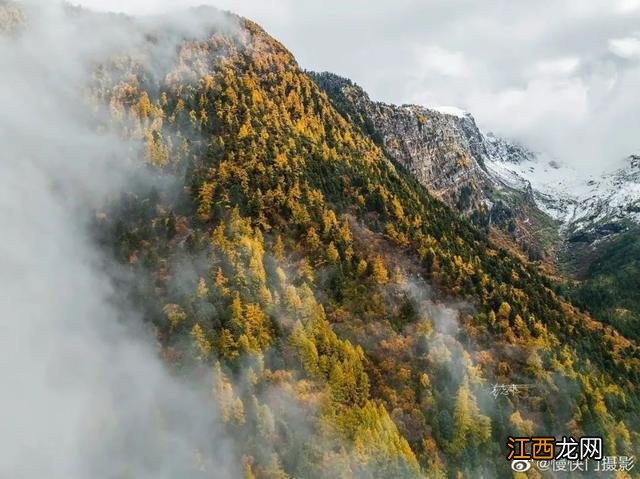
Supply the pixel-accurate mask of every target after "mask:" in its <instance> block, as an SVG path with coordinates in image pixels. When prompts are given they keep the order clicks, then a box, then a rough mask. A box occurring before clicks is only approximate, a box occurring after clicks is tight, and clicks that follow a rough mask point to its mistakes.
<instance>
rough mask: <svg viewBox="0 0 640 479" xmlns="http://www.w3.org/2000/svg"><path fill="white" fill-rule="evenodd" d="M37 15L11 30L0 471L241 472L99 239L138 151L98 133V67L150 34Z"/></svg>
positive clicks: (32, 474)
mask: <svg viewBox="0 0 640 479" xmlns="http://www.w3.org/2000/svg"><path fill="white" fill-rule="evenodd" d="M0 7H2V5H0ZM39 8H40V10H39V12H40V13H38V14H37V15H36V14H34V15H27V18H28V26H27V27H26V28H25V30H24V31H23V32H22V33H19V34H17V35H15V36H14V37H7V36H0V69H1V70H2V77H1V78H0V104H1V105H2V109H3V113H2V115H0V143H1V144H2V145H3V149H2V153H0V156H1V159H0V217H1V218H2V221H3V224H2V235H0V305H1V306H2V312H3V321H2V323H1V324H0V349H1V350H2V354H1V355H0V377H2V394H1V395H0V424H2V432H1V433H0V448H1V449H2V454H0V477H6V478H25V479H36V478H43V477H47V478H52V479H58V478H60V479H62V478H79V479H84V478H87V477H95V478H116V477H137V478H143V479H144V478H167V479H168V478H175V477H187V478H188V477H202V476H203V474H204V472H202V471H204V470H205V466H206V469H207V470H208V471H209V473H208V475H207V477H234V476H238V475H239V471H237V470H235V469H234V467H232V466H231V465H230V463H231V462H232V454H230V453H229V447H228V443H227V442H226V441H225V440H224V438H223V436H222V435H221V434H220V433H219V431H216V428H215V427H214V422H215V419H216V411H215V409H214V404H213V402H212V401H211V400H210V388H207V387H206V384H205V385H204V387H203V389H204V390H203V391H200V390H196V389H194V388H193V387H192V386H190V385H189V384H183V383H182V382H181V381H179V380H177V379H175V378H174V377H172V376H171V375H170V374H169V373H168V372H167V371H166V370H165V368H164V367H163V365H162V364H161V362H160V361H159V360H158V359H157V357H156V351H155V350H154V347H153V344H154V340H153V337H152V336H151V335H150V334H149V333H148V332H146V331H144V330H143V329H142V327H141V326H140V325H141V324H142V322H141V321H140V320H139V318H137V317H136V314H135V311H133V312H132V311H131V310H128V311H126V312H125V310H124V308H122V307H121V306H120V305H117V304H115V301H114V288H113V286H112V283H111V277H110V275H109V274H108V273H107V271H105V270H104V268H103V266H102V265H103V258H102V257H101V255H100V253H99V252H98V251H97V249H96V248H95V247H94V245H93V243H92V241H91V239H90V235H89V232H88V224H89V220H90V217H89V214H90V212H91V208H92V207H93V206H95V205H96V204H99V203H100V202H102V201H104V199H105V198H106V196H107V195H111V194H116V193H117V192H118V191H120V189H121V188H123V187H124V186H125V185H126V182H125V178H126V177H127V175H128V173H129V172H130V171H129V170H130V165H129V164H128V158H129V156H130V154H131V152H132V150H131V148H130V145H128V144H126V143H125V142H124V141H121V140H119V139H118V138H117V137H115V136H113V135H110V134H108V133H102V134H98V133H96V129H95V128H94V124H93V123H92V118H93V115H92V114H90V112H88V111H87V108H86V104H85V102H84V99H83V91H84V88H85V86H86V82H87V80H88V78H89V77H88V75H89V73H90V71H91V70H90V68H89V67H88V65H90V63H91V62H92V61H94V60H95V59H98V58H102V56H103V55H105V54H108V53H109V52H110V51H111V49H113V48H122V47H123V46H124V45H128V46H130V45H131V44H133V43H135V42H136V41H137V39H138V36H137V34H136V33H134V30H129V29H127V28H126V24H127V23H126V22H125V23H124V25H125V26H124V27H123V26H118V25H119V24H116V23H112V22H110V21H107V20H106V19H104V18H103V19H101V20H100V21H98V22H94V21H92V20H91V19H89V18H85V17H84V16H83V15H67V14H65V13H64V12H63V10H62V9H60V8H58V7H56V6H51V7H46V8H45V7H44V6H42V5H41V6H39ZM89 32H90V33H91V34H89ZM79 39H82V41H79ZM136 325H138V326H137V327H136ZM198 458H204V459H202V460H203V461H205V463H202V461H200V462H199V460H198ZM206 461H209V462H208V463H206ZM211 471H213V472H211Z"/></svg>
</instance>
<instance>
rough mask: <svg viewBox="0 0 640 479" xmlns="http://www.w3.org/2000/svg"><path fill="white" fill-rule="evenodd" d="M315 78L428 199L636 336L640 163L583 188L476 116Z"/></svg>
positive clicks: (330, 77) (567, 172) (573, 174)
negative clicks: (400, 102)
mask: <svg viewBox="0 0 640 479" xmlns="http://www.w3.org/2000/svg"><path fill="white" fill-rule="evenodd" d="M310 75H311V76H312V78H313V79H314V81H316V83H317V84H318V85H319V86H320V87H321V88H322V89H323V90H324V91H325V92H326V93H327V95H328V96H329V98H330V99H331V101H332V103H333V105H334V106H335V107H336V108H337V109H338V111H340V112H341V113H342V115H343V116H344V117H345V118H347V119H349V120H350V121H351V122H353V123H354V124H356V125H358V126H359V128H360V130H361V131H362V132H363V133H365V134H366V135H368V136H369V137H370V138H372V139H373V141H374V142H375V143H376V144H378V145H379V146H380V147H381V148H383V149H384V151H385V152H386V153H387V154H388V155H390V157H391V158H393V159H395V160H396V161H398V162H399V163H400V164H402V165H403V166H405V167H406V168H407V169H408V170H409V171H410V172H411V173H412V174H413V175H414V176H415V177H416V178H417V179H418V180H419V181H420V182H421V183H422V184H423V185H424V186H425V187H426V188H427V189H428V190H429V192H431V193H432V194H434V195H436V196H438V197H440V198H441V199H442V200H443V201H445V202H446V203H447V204H448V205H449V206H451V207H452V208H453V209H454V210H458V211H461V212H462V213H465V214H466V215H467V216H469V218H470V219H471V220H472V221H473V223H474V225H475V226H478V227H481V228H486V227H487V226H490V225H494V226H497V227H498V228H499V229H500V230H501V232H502V233H503V234H496V233H497V231H496V230H495V229H493V230H491V229H490V230H489V231H490V232H491V233H492V238H493V239H494V241H496V242H498V244H500V245H502V246H504V247H507V248H508V247H509V246H510V243H516V244H517V245H518V246H519V247H520V249H521V250H522V251H524V252H525V253H526V256H527V257H528V258H529V259H530V260H539V259H542V258H544V257H546V260H547V261H546V265H545V266H549V265H551V269H550V270H551V271H552V272H554V274H555V275H558V276H561V277H564V278H565V280H566V289H567V294H568V295H569V296H570V297H572V298H574V301H575V302H576V304H578V305H579V306H580V307H581V308H584V309H585V310H587V311H590V312H591V313H592V314H593V315H594V316H595V317H596V318H598V319H600V320H601V321H604V322H606V323H609V324H613V325H615V326H616V327H618V328H620V329H621V330H622V331H623V332H624V334H625V335H627V336H629V337H634V338H637V332H636V331H637V329H638V326H639V325H640V323H639V322H638V318H639V317H640V309H639V307H638V298H637V294H638V293H637V291H638V288H637V285H638V280H639V279H640V273H639V272H638V269H637V267H636V263H637V260H638V258H640V256H639V254H640V253H639V252H638V250H637V248H636V243H637V229H638V228H637V225H638V205H637V203H638V201H640V199H639V198H640V197H639V196H638V191H639V190H638V188H639V187H640V186H639V185H640V181H639V178H640V177H639V171H640V170H639V168H640V166H639V165H640V163H639V162H638V157H637V156H634V155H632V156H631V157H630V158H629V161H628V165H626V166H625V167H624V168H621V169H620V170H618V171H615V172H613V173H609V174H604V175H603V176H602V177H600V178H591V179H588V180H582V181H581V180H579V179H578V178H577V176H578V172H577V171H575V170H572V169H570V168H568V167H565V166H562V165H561V164H559V163H558V161H556V160H553V159H551V158H549V157H547V156H545V155H543V154H536V153H533V152H531V151H529V150H528V149H526V148H525V147H523V146H521V145H518V144H516V143H513V142H509V141H506V140H504V139H502V138H500V137H496V136H495V135H492V134H487V135H485V134H483V133H482V132H481V131H480V130H479V129H478V127H477V126H476V124H475V121H474V119H473V117H472V116H471V115H470V114H468V113H464V112H449V111H447V110H444V111H438V110H434V109H428V108H424V107H421V106H417V105H404V106H395V105H388V104H384V103H379V102H374V101H372V100H371V99H370V98H369V96H368V95H367V93H366V92H365V91H364V90H363V89H362V88H361V87H359V86H358V85H356V84H354V83H353V82H352V81H350V80H348V79H346V78H342V77H339V76H337V75H335V74H332V73H327V72H324V73H313V72H311V73H310ZM505 240H506V241H505ZM510 250H511V251H512V252H515V253H516V254H517V253H518V251H517V250H514V249H513V248H510ZM574 280H575V281H574Z"/></svg>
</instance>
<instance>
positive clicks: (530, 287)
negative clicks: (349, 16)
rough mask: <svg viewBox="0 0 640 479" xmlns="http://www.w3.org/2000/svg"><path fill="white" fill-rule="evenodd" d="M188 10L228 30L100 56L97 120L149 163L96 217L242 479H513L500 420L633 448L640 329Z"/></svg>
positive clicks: (253, 32)
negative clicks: (577, 299)
mask: <svg viewBox="0 0 640 479" xmlns="http://www.w3.org/2000/svg"><path fill="white" fill-rule="evenodd" d="M76 14H77V13H76ZM221 15H222V17H223V18H222V20H223V21H221V19H220V16H221ZM197 16H198V17H200V18H205V17H207V16H211V18H212V19H213V18H215V19H216V21H215V22H213V21H212V25H211V26H209V27H207V28H206V29H205V31H204V32H202V31H201V32H199V33H198V35H187V34H185V33H184V32H183V31H178V33H177V35H178V36H179V42H178V45H177V48H176V49H175V50H173V49H169V50H166V49H164V47H165V46H166V43H165V40H166V37H167V36H171V35H176V33H175V31H173V30H172V29H171V28H170V25H171V22H170V21H168V20H167V21H166V22H165V23H162V22H161V23H159V24H158V25H157V26H156V27H154V29H152V30H151V31H149V32H148V33H147V34H146V35H145V37H144V38H145V43H144V44H143V45H142V46H140V47H135V48H134V47H132V51H124V52H122V54H120V55H117V56H114V57H113V58H109V59H105V60H104V61H103V62H101V65H99V66H98V67H96V71H95V74H94V82H93V84H92V85H90V90H91V99H92V100H93V101H94V102H96V103H97V105H99V106H102V107H104V106H107V107H108V110H109V114H110V116H109V118H108V119H107V120H103V124H101V125H100V127H101V128H112V129H115V130H117V131H118V132H119V134H120V135H121V136H123V137H124V138H126V139H128V140H130V141H131V142H132V143H133V144H134V145H136V146H137V147H138V148H139V150H137V149H135V148H132V153H131V154H132V155H133V156H134V157H136V158H138V157H137V156H136V152H138V151H141V154H140V158H138V159H139V160H140V164H139V178H137V180H139V181H137V182H136V181H133V180H132V186H131V188H130V191H128V192H127V193H126V194H123V195H122V196H121V197H117V198H113V199H112V201H111V202H110V203H109V204H107V205H104V206H102V207H101V208H99V210H98V211H97V212H96V219H95V225H94V228H95V235H96V238H97V240H98V241H99V243H100V245H101V246H102V247H103V248H104V249H105V251H108V252H109V254H110V255H112V256H111V257H112V258H115V259H116V260H117V261H118V262H119V263H120V264H121V266H122V267H123V269H125V270H126V271H127V273H128V274H127V275H123V277H122V278H118V283H117V284H118V291H119V294H120V295H121V298H122V299H123V301H122V302H123V304H132V305H134V306H135V307H136V308H137V309H139V310H140V311H141V312H142V314H143V316H144V318H145V320H146V321H147V322H148V324H149V326H150V327H151V328H153V330H154V331H155V332H156V336H157V340H158V349H159V352H160V354H161V355H162V357H163V358H165V360H166V362H167V364H168V365H169V366H170V367H171V368H172V370H173V371H174V372H175V373H176V374H184V375H187V376H188V375H193V376H194V377H195V379H196V380H201V381H205V379H204V378H205V377H206V378H208V377H209V376H210V375H211V374H213V377H214V379H213V385H212V389H213V390H212V397H213V400H212V407H217V408H218V409H219V411H220V422H221V423H222V425H223V427H224V428H225V430H226V431H227V432H228V433H229V435H230V436H231V437H233V438H234V440H235V442H234V444H235V446H236V448H235V449H234V450H232V451H230V456H232V458H233V460H234V461H236V462H237V463H238V464H239V465H240V466H241V467H242V468H243V470H244V475H245V477H420V476H427V477H447V476H449V477H451V476H454V477H455V475H456V474H460V475H463V477H511V474H512V472H511V469H510V467H509V464H508V462H507V461H506V460H505V459H504V453H505V451H504V450H503V444H504V440H505V437H506V436H507V435H509V434H519V435H530V434H533V433H535V434H545V435H547V434H556V435H562V434H569V433H571V434H574V435H580V434H585V435H586V434H588V435H595V434H598V435H603V436H604V437H605V444H606V446H605V447H606V453H607V454H611V455H613V454H632V453H635V454H637V453H638V447H639V442H640V438H638V434H637V432H636V431H638V430H639V429H640V417H639V411H640V397H639V392H638V389H637V388H638V380H639V379H640V352H639V350H638V347H637V345H636V343H635V342H633V341H631V340H628V339H626V338H625V337H623V336H621V335H620V334H619V333H618V332H617V331H615V330H613V329H612V328H609V327H605V326H603V325H602V324H601V323H599V322H597V321H594V320H593V319H591V318H590V317H589V316H587V315H585V314H582V313H580V312H579V311H577V310H576V309H575V308H573V307H572V306H571V305H570V304H569V303H567V302H566V301H565V300H563V298H562V297H560V296H559V294H558V291H557V288H556V285H555V284H554V283H553V282H552V281H551V280H550V279H549V278H547V277H545V276H544V275H542V274H540V273H539V271H538V270H537V269H536V268H535V267H533V266H532V265H530V264H526V263H524V262H522V261H521V260H520V259H519V258H517V257H515V256H513V255H511V254H509V253H508V252H506V251H504V250H501V249H499V248H498V247H496V246H495V244H494V243H492V242H491V241H490V239H489V238H488V236H487V235H486V234H485V232H483V231H482V230H479V229H477V228H476V227H474V226H473V225H472V224H471V223H470V222H469V221H468V220H466V219H465V218H461V217H460V215H459V214H458V212H456V211H454V210H452V209H451V208H450V207H449V206H447V205H446V204H444V203H443V202H441V201H440V200H438V199H436V198H434V197H433V196H431V195H430V194H429V192H428V191H427V189H426V188H425V187H424V186H423V185H421V184H420V183H419V182H418V181H417V180H416V179H415V178H414V177H413V175H411V174H410V173H409V172H407V171H406V170H405V168H403V167H402V166H401V165H400V164H398V163H396V162H397V161H398V159H397V158H394V157H393V156H392V157H391V158H389V157H387V156H386V154H385V152H384V151H383V150H382V149H381V148H380V147H379V146H377V145H376V144H375V143H374V142H373V141H372V140H371V139H370V138H369V137H368V136H367V135H364V134H363V133H362V131H361V129H360V126H361V125H359V124H358V123H357V122H355V123H352V121H350V119H347V118H345V117H344V116H343V114H341V113H340V112H338V111H337V110H336V108H335V107H334V106H333V105H332V103H331V102H330V100H329V98H328V97H327V96H326V95H325V94H324V93H323V92H322V91H321V90H320V89H319V88H318V87H317V85H316V84H315V83H314V81H312V79H311V78H310V77H309V76H308V75H307V74H305V73H304V72H303V71H301V70H300V68H299V67H298V65H297V64H296V62H295V59H294V58H293V56H292V55H291V54H290V53H289V52H288V51H287V50H286V49H285V48H284V47H283V46H282V45H281V44H280V43H278V42H277V41H276V40H274V39H273V38H271V37H270V36H268V35H267V34H266V33H265V32H264V31H263V30H262V29H261V28H260V27H259V26H257V25H256V24H254V23H252V22H250V21H248V20H244V19H242V18H238V17H235V16H232V15H226V14H224V15H223V14H220V13H219V12H216V11H213V10H210V9H201V10H198V11H197ZM127 21H131V22H134V20H127ZM134 24H135V22H134ZM168 25H169V26H168ZM158 49H160V50H162V53H163V54H164V55H166V54H167V51H169V52H171V54H170V55H169V58H168V60H166V59H165V56H163V55H160V54H158V53H159V52H158ZM158 59H163V60H164V61H158ZM97 121H98V120H97ZM470 148H471V147H470ZM453 156H455V155H453ZM474 168H475V167H474ZM470 169H471V168H470ZM474 171H475V170H474ZM469 174H470V175H471V176H470V178H471V177H472V176H473V175H474V174H475V173H469ZM478 175H480V173H479V172H478ZM203 370H204V371H206V373H205V374H202V373H200V372H201V371H203ZM496 382H497V383H517V384H527V385H528V386H529V387H528V389H527V393H526V394H523V395H522V396H514V397H500V398H498V399H494V398H493V397H492V396H491V395H490V390H491V385H492V384H494V383H496ZM194 456H195V457H196V459H197V460H196V463H197V465H196V467H194V468H196V469H197V470H198V471H199V472H197V473H194V477H199V476H202V475H206V474H213V473H215V465H214V466H211V464H210V461H209V458H206V457H204V458H202V457H200V455H199V454H198V452H197V451H194ZM207 468H209V469H207Z"/></svg>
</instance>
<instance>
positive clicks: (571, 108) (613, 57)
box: [83, 0, 640, 169]
mask: <svg viewBox="0 0 640 479" xmlns="http://www.w3.org/2000/svg"><path fill="white" fill-rule="evenodd" d="M194 1H195V2H197V3H209V4H212V5H217V6H219V7H221V8H225V9H230V10H232V11H235V12H237V13H240V14H242V15H245V16H247V17H250V18H252V19H254V20H256V21H258V22H259V23H261V24H262V25H263V26H264V27H265V28H266V29H267V30H268V31H269V32H270V33H272V34H273V35H274V36H276V37H277V38H278V39H279V40H281V41H283V42H284V44H285V45H286V46H287V47H288V48H290V49H291V50H292V51H293V53H294V54H296V56H297V58H298V59H299V61H300V63H301V65H302V66H303V67H305V68H309V69H314V70H329V71H333V72H335V73H338V74H342V75H345V76H347V77H349V78H351V79H353V80H354V81H356V82H358V83H359V84H361V85H362V86H363V87H364V88H365V89H366V90H367V91H369V93H370V94H371V95H372V97H373V98H376V99H380V100H383V101H388V102H394V103H405V102H407V103H421V104H427V105H455V106H459V107H461V108H465V109H467V110H469V111H470V112H472V113H473V114H474V115H475V116H476V118H477V120H478V122H479V123H480V125H481V126H482V127H483V128H484V129H486V130H490V131H495V132H497V133H500V134H503V135H507V136H510V137H514V138H516V139H519V140H521V141H524V142H526V143H528V144H530V145H531V146H532V147H533V148H535V149H540V150H545V151H547V152H549V153H551V154H555V155H557V156H558V157H559V158H560V159H561V160H563V161H566V162H567V163H570V164H573V165H577V166H580V167H581V169H582V168H584V167H587V168H591V169H599V168H605V167H610V166H613V165H615V164H616V162H618V161H620V160H621V159H622V158H623V157H625V156H627V155H628V154H630V153H634V152H636V153H637V152H638V151H639V150H640V144H638V141H637V139H636V138H637V133H636V131H637V130H638V128H639V127H640V116H638V115H637V114H635V112H637V111H638V107H640V98H638V96H637V95H636V94H635V88H634V85H637V84H638V80H639V79H640V65H639V63H638V62H639V61H640V54H639V52H638V37H637V28H638V27H637V26H638V21H639V20H640V2H638V0H615V1H609V0H595V1H590V2H584V1H580V0H564V1H562V2H557V1H551V0H543V1H528V2H508V1H504V0H490V1H487V2H474V1H470V0H453V1H450V0H448V1H444V0H442V1H440V0H430V1H426V2H425V1H418V0H396V1H393V2H390V1H376V2H367V1H363V0H358V1H352V2H342V1H338V0H328V1H325V2H295V1H293V0H269V1H263V0H200V1H198V0H194ZM83 3H84V4H86V5H90V6H94V7H102V8H113V9H127V10H130V11H147V12H148V11H152V10H154V9H167V8H170V7H171V2H169V1H168V0H166V1H163V0H156V1H153V0H138V1H135V0H133V1H125V0H83ZM181 4H182V2H181Z"/></svg>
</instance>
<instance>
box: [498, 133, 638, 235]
mask: <svg viewBox="0 0 640 479" xmlns="http://www.w3.org/2000/svg"><path fill="white" fill-rule="evenodd" d="M486 139H487V141H488V143H489V144H490V145H491V148H489V149H490V155H489V159H488V161H486V162H485V164H486V166H487V169H488V170H490V171H491V172H493V173H494V174H495V175H496V176H498V177H500V178H501V179H502V180H503V181H505V182H506V183H508V184H510V185H511V186H512V187H515V188H521V189H522V188H526V187H528V186H530V187H531V189H532V191H533V194H534V198H535V201H536V204H537V205H538V207H539V208H540V209H541V210H543V211H544V212H545V213H547V214H548V215H550V216H551V217H552V218H554V219H556V220H558V221H559V222H560V227H561V230H562V231H565V232H567V233H576V232H580V231H591V230H596V229H598V230H599V231H600V233H601V234H606V233H607V232H609V233H615V232H617V231H619V230H620V229H621V226H620V225H618V223H620V222H623V221H625V220H630V221H635V222H640V157H639V156H630V157H629V158H628V159H627V165H626V166H625V167H623V168H620V169H617V170H615V171H611V172H608V173H605V174H603V175H601V176H593V175H590V176H588V177H586V178H585V177H584V176H583V175H581V174H580V172H578V171H577V170H576V169H575V168H573V167H571V166H567V165H565V164H562V163H560V162H559V161H558V160H556V159H554V158H552V157H549V156H548V155H545V154H536V153H533V152H531V151H529V150H527V149H526V148H524V147H521V146H517V145H515V146H514V145H513V144H511V143H508V142H506V141H505V140H503V139H501V138H498V137H495V136H493V135H486Z"/></svg>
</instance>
